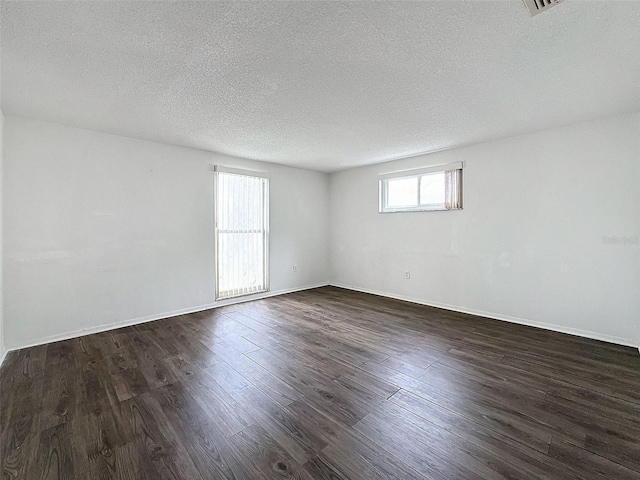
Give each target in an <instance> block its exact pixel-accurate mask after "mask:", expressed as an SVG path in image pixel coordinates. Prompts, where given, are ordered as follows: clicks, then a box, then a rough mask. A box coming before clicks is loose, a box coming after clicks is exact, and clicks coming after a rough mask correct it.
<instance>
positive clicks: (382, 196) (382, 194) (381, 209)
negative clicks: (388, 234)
mask: <svg viewBox="0 0 640 480" xmlns="http://www.w3.org/2000/svg"><path fill="white" fill-rule="evenodd" d="M462 167H463V165H462V162H455V163H449V164H446V165H434V166H431V167H420V168H413V169H409V170H399V171H396V172H389V173H383V174H380V175H379V176H378V178H379V181H378V213H402V212H445V211H448V210H462V201H461V202H460V207H459V208H447V207H446V203H432V204H423V205H421V204H420V179H421V178H422V177H424V176H426V175H432V174H436V173H442V172H447V171H451V170H460V177H459V182H458V188H459V189H460V190H461V189H462ZM404 178H416V179H417V181H418V185H417V189H416V195H417V196H418V198H417V201H416V204H415V205H408V206H401V207H388V206H387V202H388V195H389V189H388V184H389V180H392V179H393V180H396V179H404ZM460 200H462V191H460Z"/></svg>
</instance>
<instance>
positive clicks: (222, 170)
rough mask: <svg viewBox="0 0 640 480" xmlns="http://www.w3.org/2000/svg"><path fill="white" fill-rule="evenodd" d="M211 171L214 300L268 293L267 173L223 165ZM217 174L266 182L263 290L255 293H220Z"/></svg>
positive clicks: (215, 166)
mask: <svg viewBox="0 0 640 480" xmlns="http://www.w3.org/2000/svg"><path fill="white" fill-rule="evenodd" d="M212 170H213V172H214V174H213V199H214V204H213V224H214V235H213V237H214V251H215V276H216V278H215V284H216V285H215V299H216V301H220V300H227V299H232V298H238V297H244V296H246V295H255V294H257V293H264V292H268V291H269V288H270V286H269V282H270V272H269V210H270V205H269V188H270V186H269V183H270V182H269V174H268V173H267V172H258V171H254V170H244V169H240V168H234V167H227V166H224V165H212ZM219 173H228V174H232V175H242V176H247V177H256V178H262V179H265V180H266V188H265V190H264V192H263V195H264V197H263V202H264V207H265V208H264V212H263V216H264V217H263V222H264V229H263V232H262V234H263V248H264V254H263V259H264V260H263V261H264V265H263V272H264V279H263V288H261V289H256V290H255V291H249V292H246V293H240V294H232V293H231V294H230V293H229V292H221V291H220V281H219V278H220V277H219V268H220V259H219V243H220V239H219V233H220V232H219V230H218V219H219V215H220V213H219V211H218V207H219V205H218V174H219Z"/></svg>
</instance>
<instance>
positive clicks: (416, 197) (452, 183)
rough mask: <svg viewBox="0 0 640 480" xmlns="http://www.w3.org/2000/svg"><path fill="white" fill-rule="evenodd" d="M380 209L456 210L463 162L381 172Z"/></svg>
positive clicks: (459, 194)
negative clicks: (382, 173) (386, 172)
mask: <svg viewBox="0 0 640 480" xmlns="http://www.w3.org/2000/svg"><path fill="white" fill-rule="evenodd" d="M379 183H380V186H379V196H380V206H379V211H380V213H393V212H421V211H431V210H459V209H461V208H462V163H454V164H450V165H442V166H438V167H428V168H421V169H414V170H405V171H402V172H394V173H388V174H384V175H380V182H379Z"/></svg>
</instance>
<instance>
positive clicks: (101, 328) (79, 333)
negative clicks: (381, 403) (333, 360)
mask: <svg viewBox="0 0 640 480" xmlns="http://www.w3.org/2000/svg"><path fill="white" fill-rule="evenodd" d="M327 285H329V283H327V282H323V283H317V284H314V285H307V286H304V287H295V288H288V289H284V290H277V291H273V292H264V293H257V294H255V295H247V296H244V297H239V298H230V299H228V300H221V301H219V302H215V303H210V304H206V305H200V306H197V307H190V308H183V309H181V310H174V311H171V312H165V313H158V314H155V315H148V316H145V317H139V318H133V319H130V320H122V321H119V322H112V323H107V324H103V325H98V326H95V327H90V328H82V329H80V330H74V331H71V332H65V333H61V334H58V335H51V336H48V337H44V338H40V339H38V340H36V341H34V342H29V343H26V344H24V345H20V346H12V347H10V348H7V349H6V350H5V352H4V355H3V356H2V360H4V357H5V356H6V354H7V353H9V352H10V351H13V350H20V349H22V348H29V347H35V346H37V345H45V344H47V343H53V342H59V341H61V340H69V339H71V338H76V337H83V336H85V335H91V334H93V333H100V332H106V331H109V330H116V329H118V328H123V327H130V326H132V325H139V324H141V323H147V322H153V321H155V320H162V319H163V318H171V317H177V316H179V315H186V314H189V313H196V312H202V311H204V310H210V309H213V308H219V307H225V306H227V305H236V304H239V303H245V302H251V301H253V300H260V299H263V298H269V297H276V296H278V295H286V294H287V293H294V292H301V291H303V290H311V289H313V288H319V287H326V286H327ZM0 366H2V361H0Z"/></svg>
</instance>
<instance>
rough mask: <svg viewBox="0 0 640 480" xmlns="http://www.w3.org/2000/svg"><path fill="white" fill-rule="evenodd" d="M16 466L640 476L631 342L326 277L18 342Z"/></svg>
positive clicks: (214, 472)
mask: <svg viewBox="0 0 640 480" xmlns="http://www.w3.org/2000/svg"><path fill="white" fill-rule="evenodd" d="M0 382H1V383H0V420H1V430H0V453H1V461H2V465H1V470H2V475H3V477H2V478H5V479H18V478H19V479H109V478H118V479H164V478H174V479H218V478H238V479H270V478H298V479H310V478H314V479H347V478H350V479H425V478H432V479H441V478H442V479H444V478H446V479H449V478H455V479H474V478H482V479H493V478H510V479H513V478H562V479H573V478H576V479H577V478H607V479H640V355H639V354H638V352H637V350H634V349H632V348H626V347H621V346H617V345H613V344H608V343H604V342H598V341H594V340H588V339H584V338H579V337H573V336H570V335H564V334H559V333H554V332H549V331H545V330H539V329H535V328H530V327H525V326H519V325H514V324H509V323H505V322H500V321H496V320H490V319H486V318H480V317H475V316H473V315H465V314H459V313H454V312H449V311H445V310H439V309H436V308H431V307H425V306H420V305H415V304H410V303H405V302H400V301H396V300H390V299H385V298H381V297H376V296H372V295H366V294H361V293H356V292H351V291H348V290H342V289H338V288H333V287H325V288H319V289H315V290H308V291H304V292H299V293H294V294H289V295H283V296H280V297H274V298H270V299H265V300H259V301H254V302H248V303H243V304H239V305H234V306H229V307H223V308H218V309H215V310H208V311H205V312H200V313H195V314H191V315H184V316H181V317H174V318H169V319H165V320H159V321H155V322H150V323H146V324H142V325H137V326H133V327H127V328H122V329H119V330H114V331H110V332H105V333H100V334H95V335H89V336H85V337H81V338H75V339H72V340H66V341H62V342H56V343H52V344H49V345H43V346H38V347H32V348H26V349H23V350H19V351H14V352H10V354H9V355H8V357H7V358H6V360H5V362H4V364H3V366H2V368H1V370H0Z"/></svg>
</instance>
